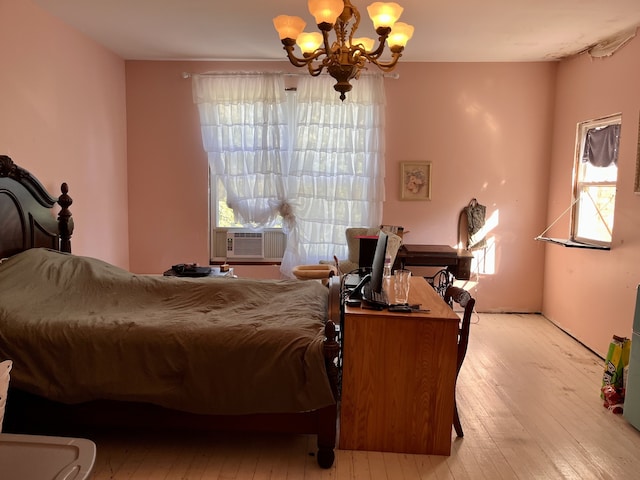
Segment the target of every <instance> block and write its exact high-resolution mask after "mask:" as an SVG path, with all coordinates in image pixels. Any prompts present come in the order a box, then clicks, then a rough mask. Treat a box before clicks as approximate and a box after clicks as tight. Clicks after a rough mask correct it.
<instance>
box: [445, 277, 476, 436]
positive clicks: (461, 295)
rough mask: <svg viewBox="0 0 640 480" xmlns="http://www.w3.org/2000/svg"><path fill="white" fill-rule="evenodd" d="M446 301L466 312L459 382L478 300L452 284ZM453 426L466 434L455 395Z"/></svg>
mask: <svg viewBox="0 0 640 480" xmlns="http://www.w3.org/2000/svg"><path fill="white" fill-rule="evenodd" d="M444 301H445V302H447V303H449V304H452V303H457V304H458V305H460V306H461V307H462V308H464V313H463V314H462V320H461V321H460V327H459V329H458V356H457V361H456V383H457V380H458V374H459V373H460V368H462V363H463V362H464V358H465V357H466V355H467V347H468V346H469V329H470V327H471V315H472V314H473V308H474V306H475V304H476V300H475V298H473V297H472V296H471V294H470V293H469V292H467V291H466V290H465V289H464V288H459V287H454V286H450V287H448V288H447V290H446V291H445V294H444ZM453 427H454V428H455V430H456V435H458V436H459V437H463V436H464V432H463V430H462V424H461V423H460V415H458V399H457V396H454V405H453Z"/></svg>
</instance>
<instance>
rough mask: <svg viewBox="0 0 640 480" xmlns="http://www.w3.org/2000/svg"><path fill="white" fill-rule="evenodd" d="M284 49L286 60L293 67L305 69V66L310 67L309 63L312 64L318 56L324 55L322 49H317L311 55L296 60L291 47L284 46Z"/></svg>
mask: <svg viewBox="0 0 640 480" xmlns="http://www.w3.org/2000/svg"><path fill="white" fill-rule="evenodd" d="M283 43H284V42H283ZM284 49H285V50H286V52H287V58H289V61H290V62H291V64H292V65H293V66H295V67H305V66H307V65H311V63H313V61H314V60H316V59H317V58H318V57H319V56H320V55H324V53H325V52H324V50H323V49H318V50H316V51H315V52H313V53H312V54H307V55H305V56H304V58H298V57H296V55H295V54H294V53H293V52H294V48H293V46H292V45H285V46H284Z"/></svg>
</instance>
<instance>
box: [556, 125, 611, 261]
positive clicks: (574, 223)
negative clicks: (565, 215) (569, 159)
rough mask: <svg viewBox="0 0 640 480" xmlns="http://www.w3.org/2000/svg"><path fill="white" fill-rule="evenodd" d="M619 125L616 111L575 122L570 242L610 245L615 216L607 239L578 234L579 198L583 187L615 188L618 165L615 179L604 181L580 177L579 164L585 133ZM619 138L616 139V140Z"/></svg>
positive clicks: (598, 245)
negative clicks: (586, 179) (609, 237)
mask: <svg viewBox="0 0 640 480" xmlns="http://www.w3.org/2000/svg"><path fill="white" fill-rule="evenodd" d="M616 124H618V125H620V128H621V129H622V114H621V113H616V114H613V115H608V116H606V117H601V118H597V119H593V120H587V121H584V122H579V123H578V124H577V127H576V148H575V158H574V166H573V177H572V205H571V215H570V232H569V239H570V241H571V242H576V243H579V244H584V245H593V246H597V247H605V248H610V247H611V243H612V241H613V225H614V220H615V217H613V218H612V223H611V239H610V240H609V241H603V240H601V239H595V238H590V237H584V236H581V235H579V233H578V232H579V231H580V229H579V221H580V199H581V198H582V197H581V191H582V190H583V188H584V187H587V188H589V187H591V188H594V187H595V188H599V187H602V188H611V187H613V188H614V189H616V190H617V184H618V174H619V172H618V166H617V164H616V180H615V181H611V180H606V181H584V180H582V179H581V166H582V164H583V162H582V155H583V152H584V147H585V142H586V137H587V133H588V132H589V131H590V130H592V129H594V128H599V127H607V126H609V125H616ZM619 141H620V140H619V139H618V142H619ZM616 193H617V191H616V192H614V198H613V207H612V208H613V209H614V214H613V215H614V216H615V197H616Z"/></svg>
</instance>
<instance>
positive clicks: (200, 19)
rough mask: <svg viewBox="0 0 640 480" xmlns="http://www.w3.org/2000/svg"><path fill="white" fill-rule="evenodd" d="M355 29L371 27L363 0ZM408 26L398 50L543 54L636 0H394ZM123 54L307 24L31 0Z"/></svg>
mask: <svg viewBox="0 0 640 480" xmlns="http://www.w3.org/2000/svg"><path fill="white" fill-rule="evenodd" d="M371 1H372V0H367V1H365V0H352V3H353V4H354V5H355V6H356V7H358V9H359V10H360V12H361V14H362V21H361V23H360V28H359V30H358V36H371V37H375V34H374V32H373V28H372V27H371V22H370V20H369V17H368V15H367V13H366V6H367V5H368V4H369V3H371ZM396 1H397V2H398V3H400V4H401V5H402V6H404V13H403V15H402V21H404V22H406V23H409V24H412V25H414V26H415V34H414V36H413V39H411V40H410V41H409V43H408V45H407V48H406V49H405V53H404V56H403V60H405V61H413V62H471V61H476V62H488V61H497V62H503V61H544V60H554V59H558V58H562V57H565V56H568V55H572V54H574V53H577V52H581V51H583V50H585V49H586V48H587V47H589V46H591V45H593V44H596V43H598V42H601V41H603V40H606V39H607V38H609V37H611V36H612V35H615V34H618V33H620V32H621V31H625V30H629V29H630V28H634V27H637V26H638V25H640V0H396ZM34 2H35V3H36V4H38V5H39V6H41V7H42V8H43V9H44V10H46V11H48V12H50V13H51V14H53V15H55V16H57V17H59V18H60V19H62V20H63V21H64V22H65V23H67V24H69V25H72V26H74V27H75V28H77V29H78V30H80V31H82V32H84V33H85V34H86V35H88V36H89V37H91V38H93V39H95V40H96V41H97V42H99V43H100V44H102V45H104V46H105V47H107V48H109V49H110V50H112V51H113V52H115V53H117V54H118V55H120V56H121V57H122V58H124V59H127V60H283V59H284V58H285V53H284V51H283V50H282V45H281V43H280V41H279V39H278V36H277V34H276V32H275V30H274V28H273V24H272V18H273V17H275V16H276V15H279V14H288V15H298V16H300V17H302V18H304V19H305V20H306V21H307V28H306V30H307V31H312V29H315V26H314V25H313V23H314V22H313V17H311V15H310V14H309V13H308V10H307V2H306V1H305V0H278V1H272V2H269V1H266V0H244V1H239V0H235V1H233V0H232V1H221V0H34Z"/></svg>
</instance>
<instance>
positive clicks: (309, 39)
mask: <svg viewBox="0 0 640 480" xmlns="http://www.w3.org/2000/svg"><path fill="white" fill-rule="evenodd" d="M308 5H309V11H310V12H311V15H313V17H314V18H315V20H316V24H317V26H318V29H319V30H320V32H321V33H318V32H313V33H306V32H303V30H304V27H305V25H306V22H305V21H304V20H303V19H302V18H300V17H292V16H289V15H280V16H278V17H276V18H274V19H273V24H274V26H275V28H276V30H277V31H278V35H279V36H280V40H281V41H282V45H284V49H285V50H286V52H287V56H288V58H289V61H290V62H291V63H292V64H293V65H295V66H296V67H304V66H306V67H308V69H309V73H310V74H311V75H312V76H314V77H315V76H317V75H320V73H322V72H323V70H324V69H325V68H326V69H327V72H328V73H329V75H331V76H332V77H333V78H334V79H335V80H336V84H335V85H334V86H333V88H334V89H335V90H336V91H338V92H340V100H342V101H344V99H345V98H346V95H345V94H346V93H347V92H349V91H351V88H352V87H351V84H350V83H349V81H350V80H352V79H354V78H355V79H357V78H358V77H359V76H360V72H361V71H362V70H363V69H366V64H367V62H369V63H372V64H374V65H376V66H377V67H379V68H380V69H381V70H382V71H383V72H390V71H391V70H393V69H394V68H395V66H396V63H398V59H399V58H400V57H401V56H402V51H403V50H404V47H405V45H406V44H407V41H408V40H409V39H410V38H411V36H412V35H413V26H411V25H407V24H406V23H402V22H397V20H398V18H399V17H400V15H401V14H402V10H403V8H402V7H401V6H400V5H398V4H397V3H383V2H375V3H372V4H371V5H369V6H368V7H367V12H368V13H369V17H371V20H372V21H373V26H374V28H375V31H376V34H377V35H378V45H377V46H376V48H375V49H374V48H373V47H374V43H375V40H373V39H371V38H367V37H359V38H356V37H354V35H355V32H356V30H357V29H358V25H359V24H360V12H358V9H357V8H356V7H355V6H353V5H352V4H351V1H350V0H309V3H308ZM331 30H334V31H335V39H334V40H333V42H331V40H330V39H329V34H330V33H331ZM385 41H386V43H387V45H388V46H389V50H390V51H391V59H390V60H388V61H386V62H385V61H381V60H380V57H381V56H382V54H383V53H384V44H385ZM296 45H298V47H299V48H300V50H301V51H302V58H299V57H297V56H296V55H295V54H294V49H295V46H296Z"/></svg>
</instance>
